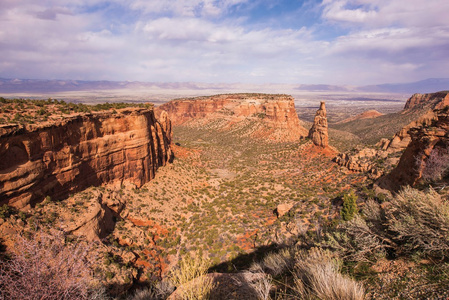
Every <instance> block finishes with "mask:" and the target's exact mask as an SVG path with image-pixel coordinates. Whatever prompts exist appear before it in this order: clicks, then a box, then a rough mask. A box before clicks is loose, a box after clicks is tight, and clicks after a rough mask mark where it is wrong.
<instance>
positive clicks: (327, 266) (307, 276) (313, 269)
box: [294, 248, 365, 300]
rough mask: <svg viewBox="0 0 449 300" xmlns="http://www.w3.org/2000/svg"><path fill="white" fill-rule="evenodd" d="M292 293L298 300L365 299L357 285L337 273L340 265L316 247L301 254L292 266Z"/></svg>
mask: <svg viewBox="0 0 449 300" xmlns="http://www.w3.org/2000/svg"><path fill="white" fill-rule="evenodd" d="M294 278H295V287H294V289H295V291H296V293H297V296H298V297H299V298H300V299H323V300H327V299H329V300H334V299H348V300H352V299H354V300H356V299H364V297H365V291H364V288H363V286H362V285H361V284H360V283H357V282H355V281H354V280H352V279H350V278H349V277H345V276H343V275H342V274H341V273H340V264H339V262H338V261H336V260H335V259H334V258H332V257H331V256H330V254H329V253H328V252H326V251H323V250H321V249H319V248H312V249H311V250H310V251H300V252H298V254H297V257H296V263H295V272H294Z"/></svg>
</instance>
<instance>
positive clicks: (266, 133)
mask: <svg viewBox="0 0 449 300" xmlns="http://www.w3.org/2000/svg"><path fill="white" fill-rule="evenodd" d="M156 109H157V110H164V111H166V112H167V113H168V116H169V117H170V119H171V120H172V122H173V124H174V125H182V126H188V127H199V126H201V127H203V126H206V125H207V126H211V128H214V129H218V130H236V129H238V128H244V127H245V128H246V129H245V132H244V134H245V135H248V136H251V137H260V138H265V139H267V140H276V141H295V140H298V139H300V138H301V137H305V136H306V135H307V131H306V129H305V128H303V127H302V126H301V125H300V122H299V119H298V115H297V114H296V111H295V104H294V99H293V98H292V97H291V96H288V95H268V94H229V95H228V94H226V95H216V96H210V97H198V98H189V99H178V100H174V101H170V102H168V103H165V104H163V105H161V106H160V107H158V108H156ZM215 127H216V128H215Z"/></svg>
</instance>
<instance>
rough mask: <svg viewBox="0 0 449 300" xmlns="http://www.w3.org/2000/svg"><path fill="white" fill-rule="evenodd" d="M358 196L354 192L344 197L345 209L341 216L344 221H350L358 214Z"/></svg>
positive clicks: (342, 210)
mask: <svg viewBox="0 0 449 300" xmlns="http://www.w3.org/2000/svg"><path fill="white" fill-rule="evenodd" d="M357 212H358V208H357V196H356V195H355V193H354V191H351V192H350V193H348V194H345V195H344V196H343V207H342V208H341V211H340V215H341V218H342V219H343V220H344V221H349V220H351V219H352V218H354V216H355V214H357Z"/></svg>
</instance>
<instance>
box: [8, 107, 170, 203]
mask: <svg viewBox="0 0 449 300" xmlns="http://www.w3.org/2000/svg"><path fill="white" fill-rule="evenodd" d="M170 140H171V124H170V120H168V118H166V116H165V117H163V118H162V122H161V123H160V122H158V121H157V120H156V118H155V116H154V113H153V111H152V110H149V109H143V108H129V109H123V110H119V112H118V113H113V112H110V111H108V112H100V113H92V114H84V115H76V116H70V117H67V118H65V119H63V120H61V121H58V122H55V123H49V124H43V125H40V126H27V127H11V128H8V129H7V130H3V131H2V133H1V135H0V157H1V160H0V202H2V203H9V204H10V205H13V206H15V207H19V208H21V207H25V206H27V205H29V204H31V205H33V204H34V203H35V202H37V201H40V200H42V199H43V198H44V197H46V196H51V197H55V198H59V197H62V196H65V195H67V194H68V193H73V192H76V191H79V190H81V189H83V188H86V187H88V186H96V185H100V184H102V183H108V182H117V181H119V182H120V181H128V182H131V183H133V184H135V185H137V186H141V185H142V184H144V183H145V182H147V181H149V180H150V179H152V178H153V177H154V174H155V172H156V170H157V168H158V167H159V166H163V165H165V164H166V162H167V161H168V160H169V159H170V157H171V149H170Z"/></svg>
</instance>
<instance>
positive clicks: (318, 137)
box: [309, 101, 329, 148]
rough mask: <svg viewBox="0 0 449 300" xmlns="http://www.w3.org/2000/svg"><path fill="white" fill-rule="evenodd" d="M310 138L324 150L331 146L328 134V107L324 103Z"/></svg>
mask: <svg viewBox="0 0 449 300" xmlns="http://www.w3.org/2000/svg"><path fill="white" fill-rule="evenodd" d="M309 138H310V139H311V140H312V142H313V143H314V144H315V145H317V146H320V147H323V148H324V147H327V146H328V145H329V142H328V138H329V135H328V133H327V116H326V105H325V102H324V101H321V105H320V108H319V109H318V110H317V112H316V114H315V119H314V120H313V125H312V128H310V131H309Z"/></svg>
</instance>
